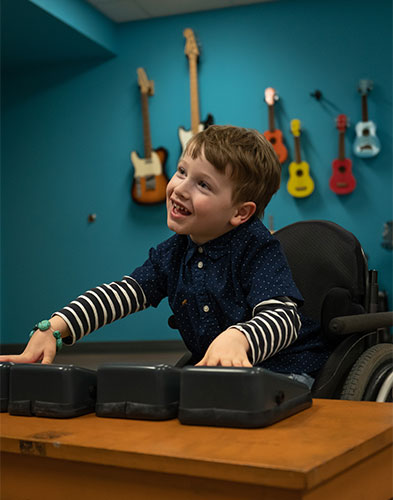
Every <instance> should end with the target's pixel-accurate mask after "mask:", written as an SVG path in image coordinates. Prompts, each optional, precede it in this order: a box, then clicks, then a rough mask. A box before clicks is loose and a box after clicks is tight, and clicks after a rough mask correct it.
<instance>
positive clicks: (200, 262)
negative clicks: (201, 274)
mask: <svg viewBox="0 0 393 500" xmlns="http://www.w3.org/2000/svg"><path fill="white" fill-rule="evenodd" d="M198 267H199V269H202V267H203V262H202V261H201V260H200V261H199V262H198Z"/></svg>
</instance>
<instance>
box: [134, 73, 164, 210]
mask: <svg viewBox="0 0 393 500" xmlns="http://www.w3.org/2000/svg"><path fill="white" fill-rule="evenodd" d="M137 73H138V84H139V87H140V91H141V100H142V119H143V138H144V144H145V157H144V158H139V156H138V155H137V153H136V152H135V151H133V152H132V153H131V163H132V165H133V166H134V181H133V184H132V189H131V195H132V199H133V200H134V201H135V202H136V203H140V204H142V205H154V204H156V203H161V202H164V201H165V197H166V185H167V184H168V178H167V177H166V175H165V173H164V169H163V167H164V165H165V161H166V159H167V156H168V153H167V151H166V149H164V148H157V149H155V150H154V151H153V150H152V145H151V136H150V121H149V107H148V96H151V95H153V94H154V82H153V80H148V79H147V76H146V73H145V70H144V69H143V68H138V69H137Z"/></svg>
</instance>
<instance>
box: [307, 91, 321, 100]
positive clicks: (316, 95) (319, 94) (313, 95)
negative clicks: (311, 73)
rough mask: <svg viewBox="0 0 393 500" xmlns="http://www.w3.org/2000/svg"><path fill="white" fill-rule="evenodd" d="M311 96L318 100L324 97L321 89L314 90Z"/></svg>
mask: <svg viewBox="0 0 393 500" xmlns="http://www.w3.org/2000/svg"><path fill="white" fill-rule="evenodd" d="M310 96H311V97H314V99H316V100H317V101H320V100H321V99H322V92H321V91H320V90H314V92H311V93H310Z"/></svg>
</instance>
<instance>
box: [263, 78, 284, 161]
mask: <svg viewBox="0 0 393 500" xmlns="http://www.w3.org/2000/svg"><path fill="white" fill-rule="evenodd" d="M265 101H266V104H267V105H268V109H269V130H266V132H264V133H263V135H264V136H265V137H266V139H268V140H269V141H270V142H271V143H272V145H273V148H274V151H275V152H276V154H277V156H278V159H279V160H280V163H284V162H285V160H286V159H287V157H288V151H287V148H286V147H285V146H284V142H283V137H282V132H281V130H278V129H276V128H275V125H274V102H275V101H278V95H277V94H276V91H275V90H274V89H273V88H272V87H268V88H267V89H266V90H265Z"/></svg>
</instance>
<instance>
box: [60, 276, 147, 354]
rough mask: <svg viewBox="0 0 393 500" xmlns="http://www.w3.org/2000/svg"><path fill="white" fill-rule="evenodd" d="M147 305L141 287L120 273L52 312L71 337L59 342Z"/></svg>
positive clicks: (71, 339) (72, 340) (70, 340)
mask: <svg viewBox="0 0 393 500" xmlns="http://www.w3.org/2000/svg"><path fill="white" fill-rule="evenodd" d="M148 306H149V303H148V301H147V299H146V296H145V293H144V291H143V289H142V287H141V286H140V285H139V284H138V282H137V281H136V280H135V279H134V278H132V277H131V276H124V278H123V279H122V281H113V282H112V283H109V284H103V285H101V286H98V287H96V288H92V289H91V290H88V291H87V292H85V293H84V294H83V295H80V296H79V297H78V298H77V299H76V300H73V301H72V302H70V304H68V305H67V306H66V307H64V308H63V309H61V310H60V311H57V312H55V313H54V314H53V316H54V315H56V316H60V317H61V318H63V319H64V321H65V322H66V323H67V325H68V327H69V329H70V331H71V335H72V337H66V338H65V339H63V342H64V343H65V344H71V345H72V344H74V343H75V342H76V341H77V340H79V339H81V338H82V337H84V336H85V335H88V334H89V333H91V332H93V331H94V330H97V329H98V328H101V327H102V326H104V325H107V324H109V323H112V322H113V321H115V320H117V319H120V318H124V317H125V316H128V315H129V314H132V313H134V312H137V311H141V310H143V309H146V307H148Z"/></svg>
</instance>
